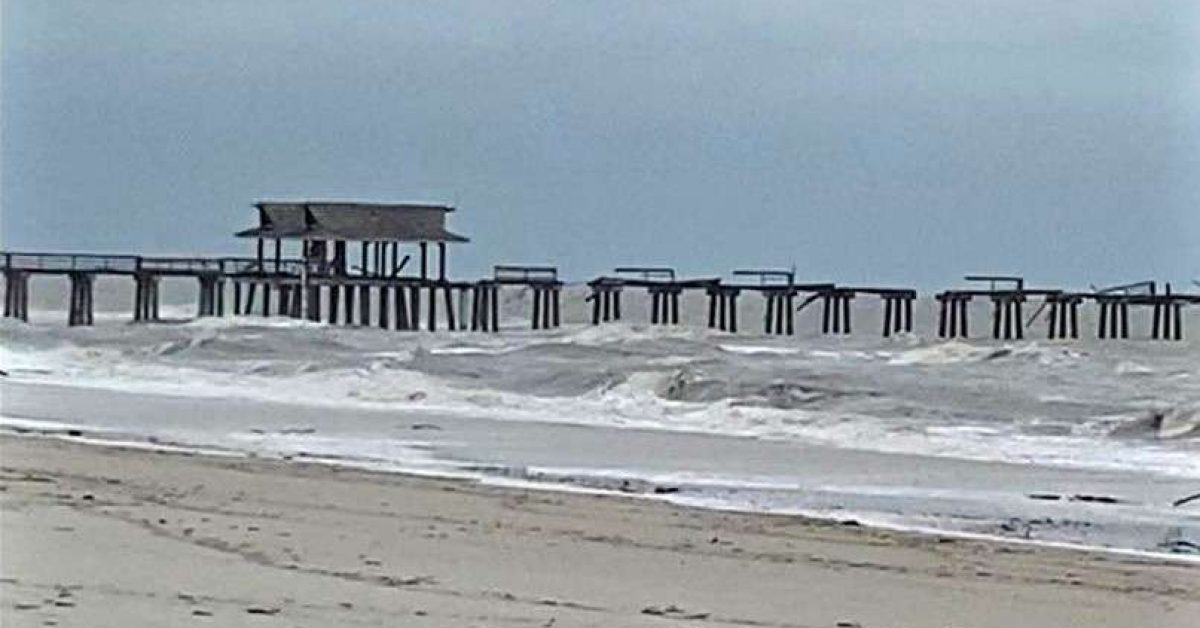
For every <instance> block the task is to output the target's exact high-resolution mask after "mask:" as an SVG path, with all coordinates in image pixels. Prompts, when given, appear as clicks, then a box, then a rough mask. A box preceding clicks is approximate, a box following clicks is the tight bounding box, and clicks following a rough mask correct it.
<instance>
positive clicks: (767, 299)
mask: <svg viewBox="0 0 1200 628" xmlns="http://www.w3.org/2000/svg"><path fill="white" fill-rule="evenodd" d="M763 299H764V303H763V333H764V334H770V333H771V327H772V325H771V323H772V321H771V318H772V317H774V316H775V295H774V294H772V293H770V292H765V293H763Z"/></svg>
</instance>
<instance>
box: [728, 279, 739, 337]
mask: <svg viewBox="0 0 1200 628" xmlns="http://www.w3.org/2000/svg"><path fill="white" fill-rule="evenodd" d="M730 333H733V334H737V333H738V291H737V289H734V291H733V292H731V293H730Z"/></svg>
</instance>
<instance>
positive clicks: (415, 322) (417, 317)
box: [408, 284, 421, 331]
mask: <svg viewBox="0 0 1200 628" xmlns="http://www.w3.org/2000/svg"><path fill="white" fill-rule="evenodd" d="M408 322H409V324H410V325H411V326H412V329H413V331H420V330H421V285H420V284H413V285H412V286H409V288H408Z"/></svg>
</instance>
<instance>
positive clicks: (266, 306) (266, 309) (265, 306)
mask: <svg viewBox="0 0 1200 628" xmlns="http://www.w3.org/2000/svg"><path fill="white" fill-rule="evenodd" d="M262 293H263V295H262V296H263V298H262V315H263V316H264V317H266V316H270V315H271V284H269V283H267V282H265V281H264V282H263V285H262Z"/></svg>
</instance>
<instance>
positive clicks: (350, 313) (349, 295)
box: [342, 285, 354, 325]
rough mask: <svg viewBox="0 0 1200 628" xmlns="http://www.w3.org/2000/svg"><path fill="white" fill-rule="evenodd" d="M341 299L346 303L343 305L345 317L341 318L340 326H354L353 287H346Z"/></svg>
mask: <svg viewBox="0 0 1200 628" xmlns="http://www.w3.org/2000/svg"><path fill="white" fill-rule="evenodd" d="M342 298H344V299H345V300H346V303H345V306H346V307H345V310H346V312H345V315H344V316H343V317H342V324H344V325H353V324H354V286H352V285H347V286H346V289H345V290H344V291H343V297H342Z"/></svg>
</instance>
